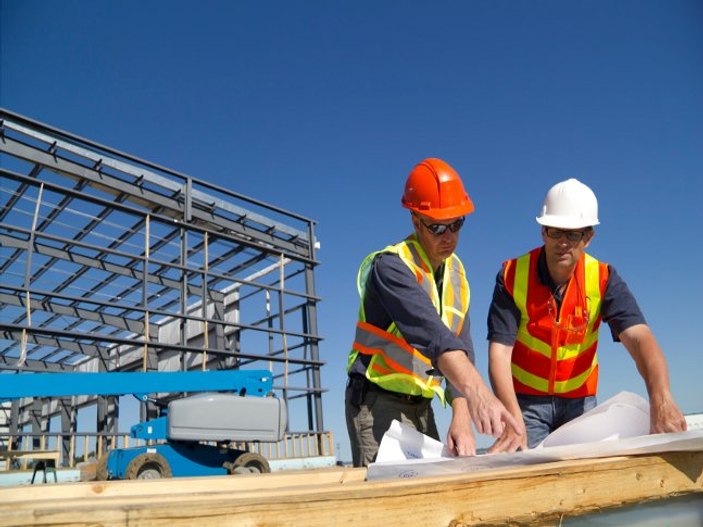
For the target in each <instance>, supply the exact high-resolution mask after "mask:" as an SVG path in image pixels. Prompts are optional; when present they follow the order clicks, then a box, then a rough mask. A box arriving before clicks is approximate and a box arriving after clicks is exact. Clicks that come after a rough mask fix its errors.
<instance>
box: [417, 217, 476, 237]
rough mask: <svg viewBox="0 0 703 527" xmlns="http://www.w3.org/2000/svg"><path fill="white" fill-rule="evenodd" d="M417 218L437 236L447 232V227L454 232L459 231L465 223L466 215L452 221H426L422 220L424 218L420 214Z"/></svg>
mask: <svg viewBox="0 0 703 527" xmlns="http://www.w3.org/2000/svg"><path fill="white" fill-rule="evenodd" d="M417 219H418V220H420V223H422V225H423V226H424V227H425V229H427V230H428V231H430V232H431V233H432V234H434V235H435V236H442V234H444V233H445V232H447V229H449V230H450V231H452V232H457V231H458V230H459V229H461V227H462V226H463V225H464V220H465V219H466V218H465V217H463V216H462V217H461V218H459V219H458V220H455V221H453V222H451V223H425V222H424V221H422V218H421V217H420V216H417Z"/></svg>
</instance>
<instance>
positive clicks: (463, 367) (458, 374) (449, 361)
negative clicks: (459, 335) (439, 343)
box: [437, 350, 488, 398]
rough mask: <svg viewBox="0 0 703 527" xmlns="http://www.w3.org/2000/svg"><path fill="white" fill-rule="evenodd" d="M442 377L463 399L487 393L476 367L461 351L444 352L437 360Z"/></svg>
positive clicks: (486, 387)
mask: <svg viewBox="0 0 703 527" xmlns="http://www.w3.org/2000/svg"><path fill="white" fill-rule="evenodd" d="M437 366H438V367H439V369H440V371H441V372H442V375H443V376H444V377H446V378H447V380H448V381H449V382H450V383H452V384H453V385H454V387H455V388H456V389H457V390H459V391H460V392H461V393H462V394H464V396H465V397H469V398H471V397H472V396H475V395H476V394H477V393H481V392H484V391H488V386H486V383H485V382H484V381H483V379H482V378H481V375H480V374H479V372H478V370H477V369H476V367H475V366H474V365H473V364H472V363H471V361H470V360H469V359H468V357H467V356H466V354H465V353H464V352H463V351H461V350H454V351H446V352H444V353H442V354H441V355H440V356H439V358H438V359H437Z"/></svg>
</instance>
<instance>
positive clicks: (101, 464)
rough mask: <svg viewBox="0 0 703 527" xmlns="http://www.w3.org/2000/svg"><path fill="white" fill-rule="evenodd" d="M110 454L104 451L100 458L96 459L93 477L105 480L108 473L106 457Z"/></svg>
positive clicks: (107, 477)
mask: <svg viewBox="0 0 703 527" xmlns="http://www.w3.org/2000/svg"><path fill="white" fill-rule="evenodd" d="M109 455H110V453H109V452H105V453H104V454H103V455H102V456H100V459H98V464H97V466H96V467H95V479H96V480H97V481H107V480H108V479H109V477H110V475H109V474H108V473H107V457H108V456H109Z"/></svg>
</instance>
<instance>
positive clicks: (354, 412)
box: [344, 386, 439, 467]
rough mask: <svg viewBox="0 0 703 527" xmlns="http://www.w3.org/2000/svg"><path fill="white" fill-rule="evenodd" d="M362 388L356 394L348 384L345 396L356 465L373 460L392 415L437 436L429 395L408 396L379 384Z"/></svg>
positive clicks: (421, 430)
mask: <svg viewBox="0 0 703 527" xmlns="http://www.w3.org/2000/svg"><path fill="white" fill-rule="evenodd" d="M364 392H365V393H363V394H362V396H361V397H359V396H358V394H355V393H354V389H353V387H351V386H347V389H346V391H345V396H344V399H345V400H344V407H345V413H346V419H347V431H348V432H349V442H350V444H351V451H352V462H353V463H354V466H355V467H361V466H364V467H365V466H368V465H369V464H370V463H373V462H374V461H375V460H376V454H377V453H378V447H379V446H380V444H381V439H382V438H383V434H385V433H386V431H387V430H388V428H390V426H391V422H392V421H393V419H397V420H398V421H400V422H401V423H403V424H406V425H409V426H412V427H413V428H415V429H416V430H418V431H419V432H422V433H423V434H425V435H427V436H429V437H431V438H433V439H436V440H439V434H438V432H437V424H436V423H435V418H434V412H433V411H432V399H428V398H425V397H415V398H408V397H406V396H404V395H402V394H396V393H393V392H386V391H383V390H381V389H379V388H376V389H367V390H364ZM357 403H360V404H357Z"/></svg>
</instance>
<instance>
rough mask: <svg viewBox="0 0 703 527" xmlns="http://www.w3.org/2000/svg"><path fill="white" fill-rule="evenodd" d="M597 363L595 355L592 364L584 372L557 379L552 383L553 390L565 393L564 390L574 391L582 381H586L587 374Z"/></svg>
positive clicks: (589, 373)
mask: <svg viewBox="0 0 703 527" xmlns="http://www.w3.org/2000/svg"><path fill="white" fill-rule="evenodd" d="M597 365H598V357H597V356H596V357H595V360H594V361H593V364H592V365H591V367H590V368H589V369H587V370H586V371H585V372H583V373H582V374H581V375H577V376H576V377H572V378H571V379H567V380H566V381H557V382H555V383H554V392H555V393H566V392H571V391H574V390H576V389H578V388H580V387H581V386H583V383H585V382H586V379H588V377H589V375H591V373H593V370H594V369H595V368H596V366H597Z"/></svg>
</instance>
